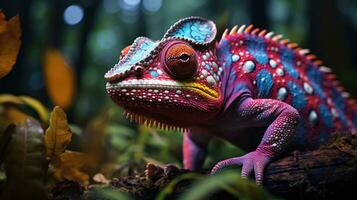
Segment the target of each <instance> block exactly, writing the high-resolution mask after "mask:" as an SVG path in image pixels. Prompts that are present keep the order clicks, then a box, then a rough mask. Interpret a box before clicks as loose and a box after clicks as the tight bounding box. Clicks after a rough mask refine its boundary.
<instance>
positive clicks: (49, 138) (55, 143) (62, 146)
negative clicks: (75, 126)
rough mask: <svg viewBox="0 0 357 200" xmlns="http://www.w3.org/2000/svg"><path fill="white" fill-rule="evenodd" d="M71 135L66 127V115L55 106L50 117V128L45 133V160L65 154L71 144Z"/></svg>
mask: <svg viewBox="0 0 357 200" xmlns="http://www.w3.org/2000/svg"><path fill="white" fill-rule="evenodd" d="M71 137H72V133H71V130H70V129H69V127H68V122H67V117H66V113H65V112H64V111H63V110H62V108H60V107H59V106H56V107H55V108H54V109H53V111H52V113H51V117H50V126H49V127H48V128H47V130H46V133H45V146H46V158H47V160H51V159H52V158H53V157H59V156H60V155H61V154H62V153H63V152H65V150H66V147H67V145H68V144H69V143H70V142H71Z"/></svg>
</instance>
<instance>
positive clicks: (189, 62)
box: [165, 43, 198, 79]
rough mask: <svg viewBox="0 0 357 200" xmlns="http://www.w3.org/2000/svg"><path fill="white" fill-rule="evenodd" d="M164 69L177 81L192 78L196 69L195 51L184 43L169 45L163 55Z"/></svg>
mask: <svg viewBox="0 0 357 200" xmlns="http://www.w3.org/2000/svg"><path fill="white" fill-rule="evenodd" d="M165 68H166V71H167V72H168V73H169V74H170V75H171V76H173V77H175V78H177V79H188V78H192V77H193V76H194V75H195V74H196V73H197V68H198V62H197V55H196V53H195V50H194V49H193V48H192V47H191V46H189V45H187V44H184V43H176V44H173V45H171V46H170V47H169V48H168V49H167V51H166V54H165Z"/></svg>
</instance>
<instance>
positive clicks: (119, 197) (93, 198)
mask: <svg viewBox="0 0 357 200" xmlns="http://www.w3.org/2000/svg"><path fill="white" fill-rule="evenodd" d="M85 199H86V200H97V199H101V200H131V199H133V198H131V197H130V196H129V195H128V194H126V193H124V192H121V191H119V190H115V189H113V188H108V187H106V188H101V187H96V188H95V189H92V190H90V191H89V192H88V193H87V194H86V198H85Z"/></svg>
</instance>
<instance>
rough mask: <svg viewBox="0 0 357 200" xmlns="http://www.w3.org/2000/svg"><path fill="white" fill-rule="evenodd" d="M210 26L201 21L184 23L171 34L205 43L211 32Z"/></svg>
mask: <svg viewBox="0 0 357 200" xmlns="http://www.w3.org/2000/svg"><path fill="white" fill-rule="evenodd" d="M213 33H214V32H213V30H212V27H211V26H210V25H209V24H206V23H202V21H190V22H186V23H184V24H183V25H182V26H181V27H179V28H178V29H177V30H176V31H175V32H174V33H173V34H172V36H173V37H179V38H187V39H191V40H193V41H195V42H200V43H205V42H208V39H209V38H210V37H211V36H212V34H213Z"/></svg>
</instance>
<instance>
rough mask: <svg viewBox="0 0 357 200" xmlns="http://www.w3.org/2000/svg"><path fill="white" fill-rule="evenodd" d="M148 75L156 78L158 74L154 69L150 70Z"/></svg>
mask: <svg viewBox="0 0 357 200" xmlns="http://www.w3.org/2000/svg"><path fill="white" fill-rule="evenodd" d="M150 75H151V76H152V77H153V78H156V77H158V76H159V74H158V73H157V72H156V71H150Z"/></svg>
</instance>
